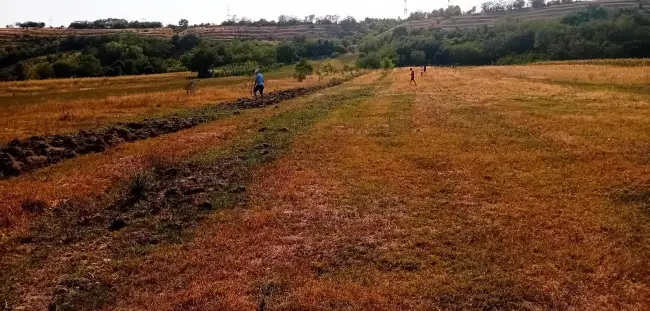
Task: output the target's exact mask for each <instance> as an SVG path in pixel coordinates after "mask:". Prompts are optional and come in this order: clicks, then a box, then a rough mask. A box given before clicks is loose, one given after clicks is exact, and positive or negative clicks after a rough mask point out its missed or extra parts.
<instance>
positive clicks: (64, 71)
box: [52, 60, 77, 78]
mask: <svg viewBox="0 0 650 311" xmlns="http://www.w3.org/2000/svg"><path fill="white" fill-rule="evenodd" d="M52 70H53V71H54V75H55V76H56V77H57V78H71V77H72V76H74V75H75V74H76V72H77V67H76V66H75V65H73V64H72V63H70V62H68V61H63V60H59V61H57V62H55V63H54V64H52Z"/></svg>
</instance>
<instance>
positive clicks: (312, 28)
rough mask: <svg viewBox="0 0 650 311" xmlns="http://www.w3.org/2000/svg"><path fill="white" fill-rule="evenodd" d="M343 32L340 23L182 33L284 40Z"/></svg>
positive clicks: (185, 32)
mask: <svg viewBox="0 0 650 311" xmlns="http://www.w3.org/2000/svg"><path fill="white" fill-rule="evenodd" d="M340 32H341V29H340V27H339V26H338V25H297V26H290V27H280V26H262V27H254V26H253V27H248V26H219V27H209V28H203V27H201V28H192V29H188V30H187V31H184V32H183V33H182V34H195V35H198V36H201V37H203V38H206V39H213V40H230V39H234V38H246V39H257V40H268V41H275V40H283V39H290V38H293V37H296V36H307V37H317V38H333V37H336V35H338V34H339V33H340Z"/></svg>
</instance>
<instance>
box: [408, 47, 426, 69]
mask: <svg viewBox="0 0 650 311" xmlns="http://www.w3.org/2000/svg"><path fill="white" fill-rule="evenodd" d="M426 57H427V55H426V54H425V53H424V52H423V51H420V50H413V51H411V55H410V59H411V63H412V64H413V65H418V66H422V65H424V64H425V63H426Z"/></svg>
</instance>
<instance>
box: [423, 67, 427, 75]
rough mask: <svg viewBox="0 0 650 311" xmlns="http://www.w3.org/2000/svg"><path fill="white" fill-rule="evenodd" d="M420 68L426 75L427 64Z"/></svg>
mask: <svg viewBox="0 0 650 311" xmlns="http://www.w3.org/2000/svg"><path fill="white" fill-rule="evenodd" d="M422 69H423V70H424V75H425V76H426V75H427V65H424V67H422Z"/></svg>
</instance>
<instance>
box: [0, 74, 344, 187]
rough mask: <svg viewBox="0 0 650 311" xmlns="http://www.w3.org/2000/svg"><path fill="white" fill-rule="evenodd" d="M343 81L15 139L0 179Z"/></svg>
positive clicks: (1, 160) (2, 158)
mask: <svg viewBox="0 0 650 311" xmlns="http://www.w3.org/2000/svg"><path fill="white" fill-rule="evenodd" d="M341 83H343V81H342V80H334V81H331V82H329V83H326V84H322V85H317V86H312V87H307V88H295V89H290V90H283V91H277V92H272V93H269V94H267V95H266V96H265V97H264V100H263V101H262V100H257V99H249V98H240V99H238V100H235V101H232V102H227V103H221V104H218V105H214V106H209V107H202V108H199V109H193V110H190V111H188V112H186V113H183V114H180V113H178V114H173V115H170V116H167V117H163V118H155V119H145V120H143V121H140V122H130V123H120V124H117V125H116V126H113V127H108V128H101V129H94V130H82V131H79V132H78V133H77V134H73V135H58V134H57V135H51V136H46V137H40V136H34V137H31V138H29V139H26V140H22V141H21V140H18V139H14V140H12V141H11V142H9V144H8V145H7V146H6V147H4V148H2V149H0V179H5V178H8V177H12V176H20V175H22V174H24V173H26V172H29V171H33V170H36V169H39V168H43V167H47V166H50V165H53V164H56V163H59V162H62V161H64V160H66V159H70V158H74V157H76V156H77V155H80V154H89V153H96V152H103V151H105V150H106V149H107V148H109V147H113V146H116V145H119V144H122V143H125V142H134V141H138V140H143V139H148V138H153V137H157V136H160V135H164V134H169V133H174V132H178V131H180V130H184V129H188V128H192V127H195V126H197V125H199V124H203V123H207V122H212V121H215V120H218V119H221V118H224V117H226V116H228V115H232V114H233V113H238V111H239V110H241V109H252V108H261V107H265V106H270V105H275V104H277V103H279V102H282V101H285V100H289V99H293V98H296V97H299V96H304V95H307V94H311V93H314V92H317V91H320V90H322V89H325V88H328V87H332V86H336V85H340V84H341Z"/></svg>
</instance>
